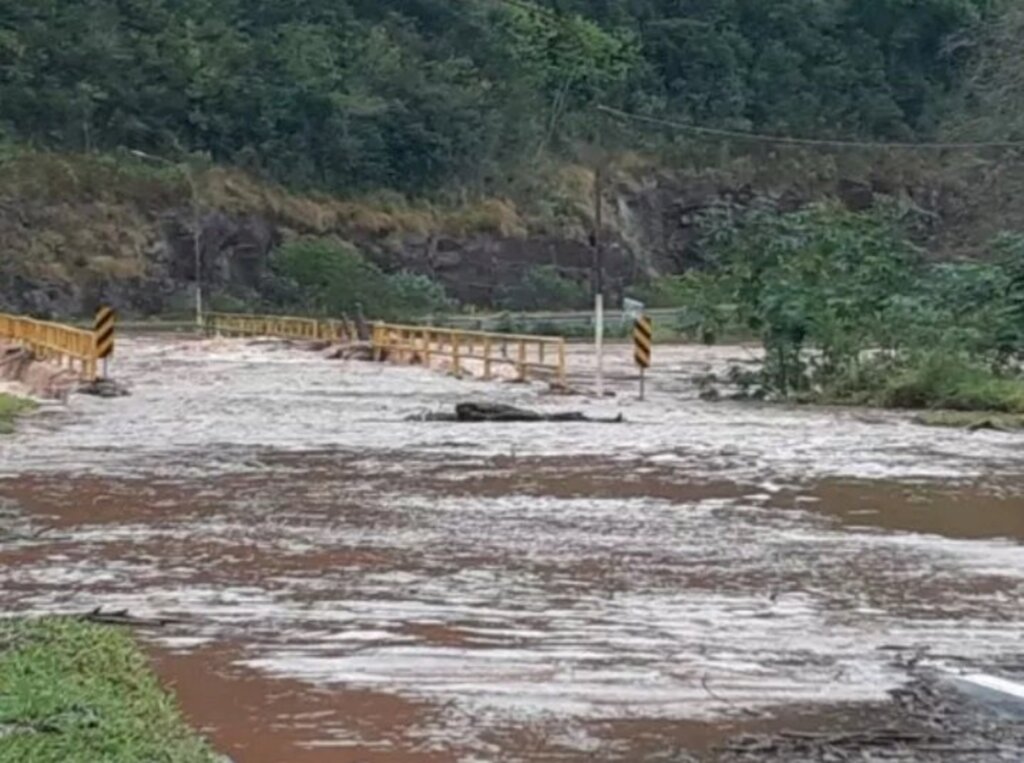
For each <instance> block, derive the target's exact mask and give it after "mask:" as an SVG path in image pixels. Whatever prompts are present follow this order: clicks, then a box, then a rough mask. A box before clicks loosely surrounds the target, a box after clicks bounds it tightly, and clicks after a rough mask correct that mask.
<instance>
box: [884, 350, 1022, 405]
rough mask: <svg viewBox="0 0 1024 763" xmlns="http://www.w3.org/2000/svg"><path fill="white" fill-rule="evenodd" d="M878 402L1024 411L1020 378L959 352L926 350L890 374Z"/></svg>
mask: <svg viewBox="0 0 1024 763" xmlns="http://www.w3.org/2000/svg"><path fill="white" fill-rule="evenodd" d="M878 402H880V403H881V404H883V405H887V406H890V407H894V408H941V409H947V410H952V411H977V410H984V411H998V412H1000V413H1024V380H1022V379H1020V378H1007V377H1000V376H997V375H994V374H993V373H992V372H991V371H990V370H988V369H985V368H981V367H979V366H978V365H976V364H975V363H972V362H971V361H970V360H969V359H968V358H966V357H964V356H962V355H958V354H954V353H950V352H943V351H939V352H930V353H926V354H924V355H922V356H921V357H920V358H919V359H916V362H913V363H911V364H910V365H909V366H908V367H907V368H905V369H904V370H902V371H901V372H900V373H899V374H897V375H896V376H895V377H893V378H891V379H890V380H889V381H888V382H887V383H886V385H885V387H884V388H883V389H882V390H881V392H880V396H879V397H878Z"/></svg>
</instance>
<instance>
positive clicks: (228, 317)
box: [206, 313, 566, 385]
mask: <svg viewBox="0 0 1024 763" xmlns="http://www.w3.org/2000/svg"><path fill="white" fill-rule="evenodd" d="M206 328H207V330H208V331H210V332H211V333H215V334H223V335H226V336H271V337H279V338H282V339H303V340H311V341H332V342H343V341H355V340H356V339H357V331H356V327H355V326H354V325H353V324H352V322H351V321H338V320H323V319H317V318H297V317H291V316H276V315H242V314H235V313H209V314H207V316H206ZM371 344H372V348H373V357H374V359H375V360H377V361H382V360H387V359H391V360H396V361H399V362H406V363H414V362H417V361H418V362H422V363H423V365H425V366H429V365H430V364H431V361H432V360H433V359H435V358H445V359H446V360H447V361H448V362H449V364H450V367H451V371H452V373H453V374H455V375H456V376H458V375H461V374H462V373H463V372H464V371H465V370H466V368H465V364H466V362H467V361H475V362H479V363H481V364H482V365H483V378H485V379H491V378H493V377H494V367H495V366H511V367H512V368H514V369H515V373H516V378H517V379H518V380H520V381H526V380H527V379H529V378H530V377H531V376H536V375H539V374H544V375H548V376H551V377H553V378H554V381H555V382H556V383H557V384H560V385H562V384H565V378H566V361H565V339H564V338H562V337H555V336H537V335H533V334H500V333H492V332H486V331H464V330H460V329H448V328H438V327H436V326H403V325H399V324H392V323H375V324H373V331H372V334H371Z"/></svg>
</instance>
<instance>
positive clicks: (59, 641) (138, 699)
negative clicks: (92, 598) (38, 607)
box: [0, 618, 215, 763]
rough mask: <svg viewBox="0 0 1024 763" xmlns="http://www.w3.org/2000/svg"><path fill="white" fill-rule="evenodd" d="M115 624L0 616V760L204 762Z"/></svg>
mask: <svg viewBox="0 0 1024 763" xmlns="http://www.w3.org/2000/svg"><path fill="white" fill-rule="evenodd" d="M214 760H215V756H214V755H213V753H212V752H210V750H209V749H208V748H207V747H206V745H205V743H204V742H203V741H202V740H200V739H199V738H198V737H197V736H196V735H195V734H194V733H193V732H192V731H190V730H189V729H188V728H187V727H186V726H185V724H184V722H183V721H182V719H181V716H180V714H179V712H178V709H177V708H176V706H175V703H174V701H173V699H172V698H171V697H170V696H169V695H168V694H167V693H165V692H164V691H163V690H162V689H161V688H160V686H159V684H158V682H157V680H156V678H155V677H154V676H153V674H152V673H151V672H150V670H149V667H148V664H147V661H146V658H145V657H144V656H143V655H142V653H141V652H140V651H139V650H138V649H137V648H136V646H135V645H134V644H133V642H132V640H131V638H130V637H129V636H128V635H126V634H125V633H123V632H121V631H118V630H115V629H111V628H106V627H99V626H94V625H89V624H86V623H82V622H79V621H75V620H70V619H63V618H47V619H43V620H10V621H0V761H11V762H12V763H13V762H14V761H18V763H97V762H98V761H103V762H104V763H139V762H140V761H150V762H153V763H156V762H157V761H163V762H165V763H212V761H214Z"/></svg>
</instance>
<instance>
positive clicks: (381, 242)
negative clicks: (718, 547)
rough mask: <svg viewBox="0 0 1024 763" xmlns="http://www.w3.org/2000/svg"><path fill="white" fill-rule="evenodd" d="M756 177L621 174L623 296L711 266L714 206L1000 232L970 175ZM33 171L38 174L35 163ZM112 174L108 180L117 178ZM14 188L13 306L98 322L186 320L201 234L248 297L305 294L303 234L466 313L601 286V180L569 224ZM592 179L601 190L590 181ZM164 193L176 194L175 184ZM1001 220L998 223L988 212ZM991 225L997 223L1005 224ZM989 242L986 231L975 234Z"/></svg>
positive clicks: (494, 207) (84, 186) (616, 194)
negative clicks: (911, 213)
mask: <svg viewBox="0 0 1024 763" xmlns="http://www.w3.org/2000/svg"><path fill="white" fill-rule="evenodd" d="M747 166H748V168H749V169H748V171H745V172H737V171H735V170H733V171H730V172H723V171H702V172H693V171H690V172H681V171H667V170H663V169H659V168H656V167H653V168H652V167H646V168H643V169H642V170H634V171H632V172H628V173H627V172H621V173H619V174H617V175H616V176H615V178H614V181H613V182H611V183H610V184H609V186H608V188H607V192H606V194H605V203H606V212H605V215H606V230H605V241H606V247H605V252H606V253H605V267H606V272H607V282H608V283H609V285H610V286H609V288H610V290H611V291H612V292H613V295H615V296H618V293H621V292H622V291H623V289H624V288H625V287H626V285H628V284H630V283H634V282H636V281H637V280H638V279H642V278H644V277H646V276H650V275H656V274H663V273H675V272H682V271H684V270H685V269H687V268H690V267H694V266H699V265H700V264H701V263H702V258H703V253H702V252H701V250H700V247H699V246H698V238H699V236H698V221H699V219H700V218H701V216H702V215H703V214H704V213H705V212H706V211H707V210H708V209H710V208H712V207H722V206H728V207H734V208H745V207H749V206H751V205H755V204H756V205H759V206H762V207H764V206H767V207H771V208H775V209H778V210H780V211H784V210H787V209H795V208H798V207H799V206H801V205H803V204H806V203H808V202H811V201H814V200H819V199H823V198H835V199H839V200H840V201H841V202H842V203H844V204H846V205H847V206H850V207H851V208H855V209H861V208H866V207H868V206H870V205H871V204H873V203H874V202H875V201H876V200H877V199H879V198H880V197H885V198H888V199H890V200H895V201H897V202H898V203H901V204H904V205H905V206H907V207H908V208H913V209H915V210H917V211H918V212H921V213H922V214H920V215H918V217H919V219H921V220H925V221H930V222H927V223H926V224H925V225H924V227H923V228H922V230H921V231H920V238H921V240H922V242H924V243H926V244H927V245H928V246H929V248H931V249H933V250H935V251H943V250H949V249H950V248H954V249H957V248H958V249H957V251H967V252H968V253H969V251H970V246H971V241H972V239H971V236H965V235H964V233H963V232H964V231H965V230H967V229H972V230H973V229H974V228H977V229H978V231H979V232H978V236H980V235H981V234H982V233H984V231H985V230H986V228H985V226H984V225H979V221H982V222H984V220H986V219H988V218H986V217H985V215H984V214H982V212H985V211H988V209H987V208H986V207H984V206H983V205H982V204H981V203H980V202H979V201H978V200H977V199H975V198H974V197H972V196H971V194H970V193H969V192H968V189H969V184H968V183H966V182H965V181H964V180H963V179H962V178H961V179H960V180H958V181H957V182H949V181H947V180H943V179H940V178H935V177H933V178H931V179H930V180H927V181H926V180H922V177H923V175H922V174H921V173H920V172H908V171H906V170H905V169H904V170H901V171H900V172H896V171H891V168H890V171H885V168H884V167H874V168H869V170H867V171H862V172H860V173H859V174H857V176H855V177H851V176H847V175H844V174H843V173H842V172H840V171H839V170H837V169H836V168H835V167H832V168H831V169H830V171H828V172H822V171H820V169H819V170H816V171H815V172H807V173H801V172H800V171H799V168H796V170H797V171H794V168H793V167H789V170H790V171H789V174H788V176H787V175H785V174H783V173H781V172H774V171H772V169H771V167H770V166H769V164H767V163H765V164H757V165H747ZM21 169H22V172H23V173H25V172H27V171H26V170H25V169H24V168H21ZM106 171H107V170H103V172H106ZM89 172H93V173H94V174H98V175H99V176H98V177H92V176H88V182H87V183H86V182H84V181H82V180H81V176H83V175H87V173H86V172H85V171H84V170H83V171H80V172H77V173H76V172H71V173H70V174H69V175H67V177H65V175H62V174H57V175H55V176H47V183H45V184H41V183H28V182H26V181H24V179H23V178H21V182H10V178H9V177H8V178H5V177H3V173H2V172H0V257H2V259H0V310H4V311H13V312H19V313H29V314H33V315H39V316H45V317H59V316H76V315H88V314H91V313H92V312H93V311H94V310H95V308H96V307H97V306H98V305H99V304H101V303H106V304H113V305H116V306H118V307H119V308H120V309H121V310H122V311H123V312H125V313H127V314H136V315H143V316H144V315H155V314H159V313H167V312H175V311H185V310H187V308H188V305H189V303H190V300H191V293H192V290H193V288H194V278H195V269H196V268H195V253H194V247H195V243H196V241H195V233H196V230H197V221H198V245H199V248H200V259H201V262H202V280H203V283H204V285H205V286H206V287H207V288H208V290H209V291H210V292H212V293H213V294H214V295H219V296H220V297H221V298H223V299H227V300H232V299H233V301H234V302H235V303H239V304H241V303H244V302H250V303H252V302H261V301H269V302H275V301H281V300H285V299H287V297H288V295H289V294H290V293H291V292H290V291H289V286H288V284H286V283H282V282H281V281H280V279H279V278H278V276H276V275H275V273H274V269H273V267H272V262H273V257H274V253H275V251H276V249H277V248H278V247H279V246H280V244H281V243H282V242H283V241H286V240H288V239H290V238H294V237H297V236H334V237H338V238H341V239H345V240H347V241H349V242H351V243H353V244H354V245H356V246H357V247H358V248H359V249H360V250H361V251H363V252H364V253H365V254H366V255H367V256H369V257H370V258H372V259H373V260H374V261H376V262H377V263H378V264H380V265H381V266H382V267H383V268H385V269H386V270H392V271H394V270H403V269H404V270H410V271H413V272H416V273H422V274H426V275H429V276H431V277H433V278H436V279H437V280H439V281H440V282H441V283H443V284H444V285H445V287H446V288H447V289H448V291H449V293H450V295H451V296H453V297H454V298H456V299H458V300H459V301H461V302H464V303H471V304H477V305H481V306H486V305H488V304H491V303H493V301H494V298H495V295H496V292H497V290H498V288H499V287H500V286H501V284H503V283H509V282H510V281H514V280H517V279H518V278H519V277H520V276H521V274H522V273H523V272H524V270H526V269H527V268H529V267H531V266H535V265H554V266H557V267H558V268H560V269H561V270H562V271H563V272H564V273H565V274H566V275H568V276H570V277H575V278H577V279H579V280H580V281H586V280H588V279H589V277H590V273H591V270H592V267H593V262H594V253H593V247H592V242H591V240H590V236H589V233H588V231H589V228H590V225H591V223H590V217H589V215H590V209H589V205H588V203H587V199H588V195H589V194H590V193H591V189H592V186H589V187H588V186H587V182H588V181H587V176H586V175H585V173H584V174H582V175H580V173H577V174H578V175H579V177H581V178H582V179H581V180H580V181H579V184H578V185H579V187H577V188H576V189H575V197H574V198H573V199H570V200H569V201H566V199H565V198H564V197H563V198H560V199H559V201H560V203H561V205H562V208H564V209H567V210H568V211H567V212H564V213H563V214H562V216H561V217H560V218H559V219H558V221H557V222H555V223H552V222H551V221H550V219H549V220H548V221H546V222H543V223H541V222H538V218H539V213H537V211H536V209H537V208H538V206H539V205H538V202H537V199H532V200H531V199H527V200H526V201H524V202H523V203H522V204H521V205H519V206H517V205H515V204H514V203H512V202H510V201H507V200H500V201H496V200H491V201H484V202H472V203H471V204H467V205H466V206H465V207H455V208H445V209H437V208H426V207H422V208H413V207H396V206H394V205H392V206H391V207H384V206H380V207H375V206H373V205H371V204H357V203H354V202H352V201H341V200H333V199H330V198H325V197H302V196H297V195H292V194H289V193H287V192H285V191H283V190H281V189H276V188H270V187H264V186H261V185H260V184H258V183H256V182H255V181H253V180H251V179H250V178H246V177H244V176H242V175H239V174H237V173H229V172H225V171H221V172H211V173H209V174H208V175H207V177H205V178H204V187H203V190H202V195H201V197H200V198H199V205H198V207H199V213H198V215H197V214H196V213H195V211H194V207H193V201H192V198H190V194H189V193H188V192H187V190H186V189H185V188H183V187H182V186H181V185H180V183H179V184H178V185H176V186H170V187H168V184H167V181H166V180H165V179H164V180H151V179H145V182H143V181H141V180H139V179H138V178H136V177H134V176H124V175H123V174H118V172H119V171H113V170H111V171H110V173H111V174H110V175H109V176H107V175H103V172H101V171H100V170H96V168H95V167H91V166H90V169H89ZM591 182H592V180H591ZM161 183H163V185H161ZM989 217H991V215H990V216H989ZM990 227H992V226H990ZM975 238H977V236H976V237H975Z"/></svg>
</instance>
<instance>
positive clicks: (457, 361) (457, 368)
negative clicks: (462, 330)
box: [452, 331, 462, 376]
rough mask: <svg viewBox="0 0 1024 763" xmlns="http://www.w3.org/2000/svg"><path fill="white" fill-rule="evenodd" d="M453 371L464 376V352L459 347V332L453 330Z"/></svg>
mask: <svg viewBox="0 0 1024 763" xmlns="http://www.w3.org/2000/svg"><path fill="white" fill-rule="evenodd" d="M452 373H454V374H455V375H456V376H462V353H461V351H460V348H459V334H458V333H457V332H455V331H453V332H452Z"/></svg>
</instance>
